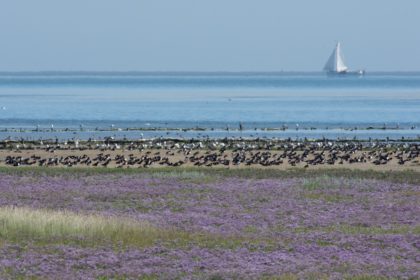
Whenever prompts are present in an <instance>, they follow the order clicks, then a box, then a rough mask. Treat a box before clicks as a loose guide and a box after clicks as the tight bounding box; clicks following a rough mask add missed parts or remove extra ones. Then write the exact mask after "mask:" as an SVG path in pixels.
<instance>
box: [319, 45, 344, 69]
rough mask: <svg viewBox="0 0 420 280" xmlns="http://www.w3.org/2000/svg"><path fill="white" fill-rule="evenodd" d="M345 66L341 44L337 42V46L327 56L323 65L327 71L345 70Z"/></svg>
mask: <svg viewBox="0 0 420 280" xmlns="http://www.w3.org/2000/svg"><path fill="white" fill-rule="evenodd" d="M347 69H348V68H347V66H346V64H345V63H344V59H343V56H342V54H341V46H340V43H337V46H336V47H335V49H334V50H333V52H332V54H331V55H330V57H329V58H328V61H327V63H326V64H325V66H324V70H325V71H328V72H336V73H341V72H346V71H347Z"/></svg>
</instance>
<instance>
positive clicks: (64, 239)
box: [0, 207, 182, 247]
mask: <svg viewBox="0 0 420 280" xmlns="http://www.w3.org/2000/svg"><path fill="white" fill-rule="evenodd" d="M179 237H182V234H181V233H179V232H172V231H164V230H160V229H157V228H155V227H153V226H151V225H150V224H148V223H146V222H139V221H135V220H130V219H127V218H120V217H118V218H117V217H103V216H99V215H82V214H75V213H71V212H68V211H51V210H39V209H30V208H15V207H2V208H0V238H1V239H3V240H8V241H12V242H20V241H25V240H33V241H35V242H40V243H60V244H61V243H64V244H66V243H79V244H83V245H88V244H91V245H95V244H97V243H103V244H107V243H112V244H119V243H121V244H125V245H135V246H140V247H144V246H150V245H153V244H154V243H155V242H156V240H158V239H175V238H179Z"/></svg>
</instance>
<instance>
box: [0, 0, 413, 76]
mask: <svg viewBox="0 0 420 280" xmlns="http://www.w3.org/2000/svg"><path fill="white" fill-rule="evenodd" d="M419 28H420V1H419V0H402V1H393V0H368V1H366V0H352V1H341V0H317V1H314V0H258V1H257V0H207V1H204V0H118V1H117V0H71V1H68V0H36V1H34V0H13V1H6V0H3V1H1V2H0V36H1V40H0V71H320V70H322V68H323V66H324V64H325V62H326V60H327V58H328V56H329V55H330V53H331V52H332V49H333V48H334V45H335V44H336V42H337V41H340V42H341V43H342V48H343V53H344V57H345V61H346V63H347V64H348V66H349V68H350V69H366V70H367V71H419V70H420V29H419Z"/></svg>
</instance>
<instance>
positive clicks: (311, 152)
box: [0, 139, 420, 168]
mask: <svg viewBox="0 0 420 280" xmlns="http://www.w3.org/2000/svg"><path fill="white" fill-rule="evenodd" d="M2 148H3V149H2ZM1 150H3V151H5V150H6V147H4V146H3V147H1V145H0V151H1ZM24 151H25V155H23V154H22V153H23V152H24ZM28 152H30V155H29V154H28ZM419 157H420V144H418V143H403V142H400V143H389V142H363V143H362V142H338V141H336V142H334V141H317V142H311V141H303V142H297V141H292V140H266V139H264V140H262V139H254V140H248V141H238V140H232V139H224V140H209V141H194V140H190V141H174V140H163V139H158V140H149V141H141V142H140V141H139V142H129V143H125V142H118V141H107V142H103V143H91V142H86V143H79V142H77V143H76V142H72V143H55V144H51V143H50V144H44V143H38V145H33V144H31V145H28V144H25V143H23V144H22V143H21V144H16V143H14V144H13V149H11V146H10V145H9V148H8V150H7V155H6V156H5V157H4V158H2V159H0V160H1V162H3V163H4V164H5V165H8V166H51V167H52V166H67V167H72V166H79V167H82V166H91V167H118V168H127V167H138V168H145V167H151V166H183V165H187V166H206V167H210V166H225V167H230V166H263V167H268V166H280V165H288V166H302V167H305V168H307V167H309V166H317V165H342V164H357V163H364V164H372V165H386V164H388V163H390V162H391V161H395V162H396V163H397V164H399V165H408V164H410V165H411V166H420V163H419ZM1 162H0V163H1Z"/></svg>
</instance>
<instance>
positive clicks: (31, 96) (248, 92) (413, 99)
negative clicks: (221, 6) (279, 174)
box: [0, 72, 420, 139]
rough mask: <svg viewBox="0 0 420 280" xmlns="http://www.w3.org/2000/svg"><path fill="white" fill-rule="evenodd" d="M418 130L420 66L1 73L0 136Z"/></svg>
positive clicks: (374, 134) (350, 134)
mask: <svg viewBox="0 0 420 280" xmlns="http://www.w3.org/2000/svg"><path fill="white" fill-rule="evenodd" d="M107 136H113V137H116V138H128V139H140V138H148V137H174V138H192V137H196V138H200V137H211V138H218V137H269V138H271V137H275V138H289V137H290V138H293V139H296V138H304V137H306V138H311V139H314V138H329V139H338V138H339V139H368V138H373V139H378V138H379V139H386V138H389V139H401V138H404V139H407V138H410V139H418V138H420V73H367V74H366V75H365V76H362V77H359V76H348V77H346V76H343V77H328V76H326V75H325V74H323V73H283V72H279V73H137V72H127V73H111V72H109V73H101V72H71V73H65V72H40V73H23V72H21V73H0V139H21V138H24V139H40V138H42V139H52V138H59V139H71V138H77V139H88V138H95V139H102V138H104V137H107Z"/></svg>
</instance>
